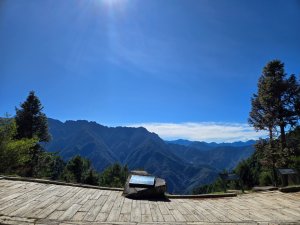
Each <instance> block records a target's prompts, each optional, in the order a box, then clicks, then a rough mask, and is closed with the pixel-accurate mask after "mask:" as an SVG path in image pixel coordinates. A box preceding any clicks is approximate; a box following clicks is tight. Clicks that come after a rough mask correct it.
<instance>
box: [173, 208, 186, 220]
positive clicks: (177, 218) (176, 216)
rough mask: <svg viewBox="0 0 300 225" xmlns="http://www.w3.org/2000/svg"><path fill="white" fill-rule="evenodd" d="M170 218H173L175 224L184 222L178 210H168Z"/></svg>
mask: <svg viewBox="0 0 300 225" xmlns="http://www.w3.org/2000/svg"><path fill="white" fill-rule="evenodd" d="M170 212H171V213H172V216H173V217H174V218H175V221H177V222H186V219H185V217H184V216H183V215H182V214H181V213H180V212H179V211H178V209H173V210H170Z"/></svg>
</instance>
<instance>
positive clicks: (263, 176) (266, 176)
mask: <svg viewBox="0 0 300 225" xmlns="http://www.w3.org/2000/svg"><path fill="white" fill-rule="evenodd" d="M272 180H273V179H272V174H271V172H270V171H262V172H261V173H260V174H259V185H260V186H269V185H272V183H273V181H272Z"/></svg>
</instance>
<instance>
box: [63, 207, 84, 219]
mask: <svg viewBox="0 0 300 225" xmlns="http://www.w3.org/2000/svg"><path fill="white" fill-rule="evenodd" d="M80 207H81V205H79V204H73V205H72V206H71V207H70V208H69V209H67V210H66V211H65V212H64V214H63V215H62V216H61V217H60V219H61V220H70V219H71V218H72V217H73V216H74V215H75V213H76V212H77V211H78V210H79V209H80Z"/></svg>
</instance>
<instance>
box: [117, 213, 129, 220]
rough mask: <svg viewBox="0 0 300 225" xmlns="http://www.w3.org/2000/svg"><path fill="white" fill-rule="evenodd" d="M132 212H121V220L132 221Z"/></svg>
mask: <svg viewBox="0 0 300 225" xmlns="http://www.w3.org/2000/svg"><path fill="white" fill-rule="evenodd" d="M130 218H131V213H121V214H120V216H119V221H120V222H130Z"/></svg>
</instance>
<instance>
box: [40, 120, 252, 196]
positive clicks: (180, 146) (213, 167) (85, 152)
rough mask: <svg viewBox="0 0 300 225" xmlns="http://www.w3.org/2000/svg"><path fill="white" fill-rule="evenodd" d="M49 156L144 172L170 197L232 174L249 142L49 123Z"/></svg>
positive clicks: (82, 123) (249, 148)
mask: <svg viewBox="0 0 300 225" xmlns="http://www.w3.org/2000/svg"><path fill="white" fill-rule="evenodd" d="M48 126H49V131H50V133H51V135H52V140H51V142H49V143H47V144H46V145H45V148H46V149H47V150H48V151H50V152H59V154H60V155H61V156H62V157H63V158H64V159H65V160H68V159H70V158H71V157H72V156H74V155H77V154H79V155H81V156H83V157H86V158H88V159H89V160H91V162H92V165H93V167H94V168H95V169H96V170H98V171H103V170H104V169H105V168H106V167H108V166H109V165H111V164H113V163H115V162H119V163H121V164H123V165H124V164H127V165H128V167H129V169H144V170H146V171H148V172H149V173H151V174H154V175H156V176H159V177H162V178H164V179H166V181H167V185H168V192H169V193H189V192H190V191H191V190H192V189H193V188H194V187H196V186H199V185H202V184H207V183H210V182H212V181H213V180H214V179H215V178H216V177H217V176H218V172H219V171H220V170H223V169H232V168H234V167H235V166H236V165H237V163H238V162H239V161H240V160H242V159H245V158H247V157H249V156H250V155H251V154H252V152H253V143H254V142H253V141H251V142H249V143H245V142H236V143H231V144H228V143H223V144H217V143H205V142H191V141H187V140H176V141H164V140H162V139H161V138H160V137H159V136H158V135H157V134H155V133H151V132H149V131H147V130H146V129H145V128H143V127H139V128H130V127H114V128H113V127H106V126H102V125H100V124H97V123H96V122H88V121H86V120H77V121H71V120H70V121H66V122H61V121H59V120H54V119H50V118H49V119H48Z"/></svg>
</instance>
